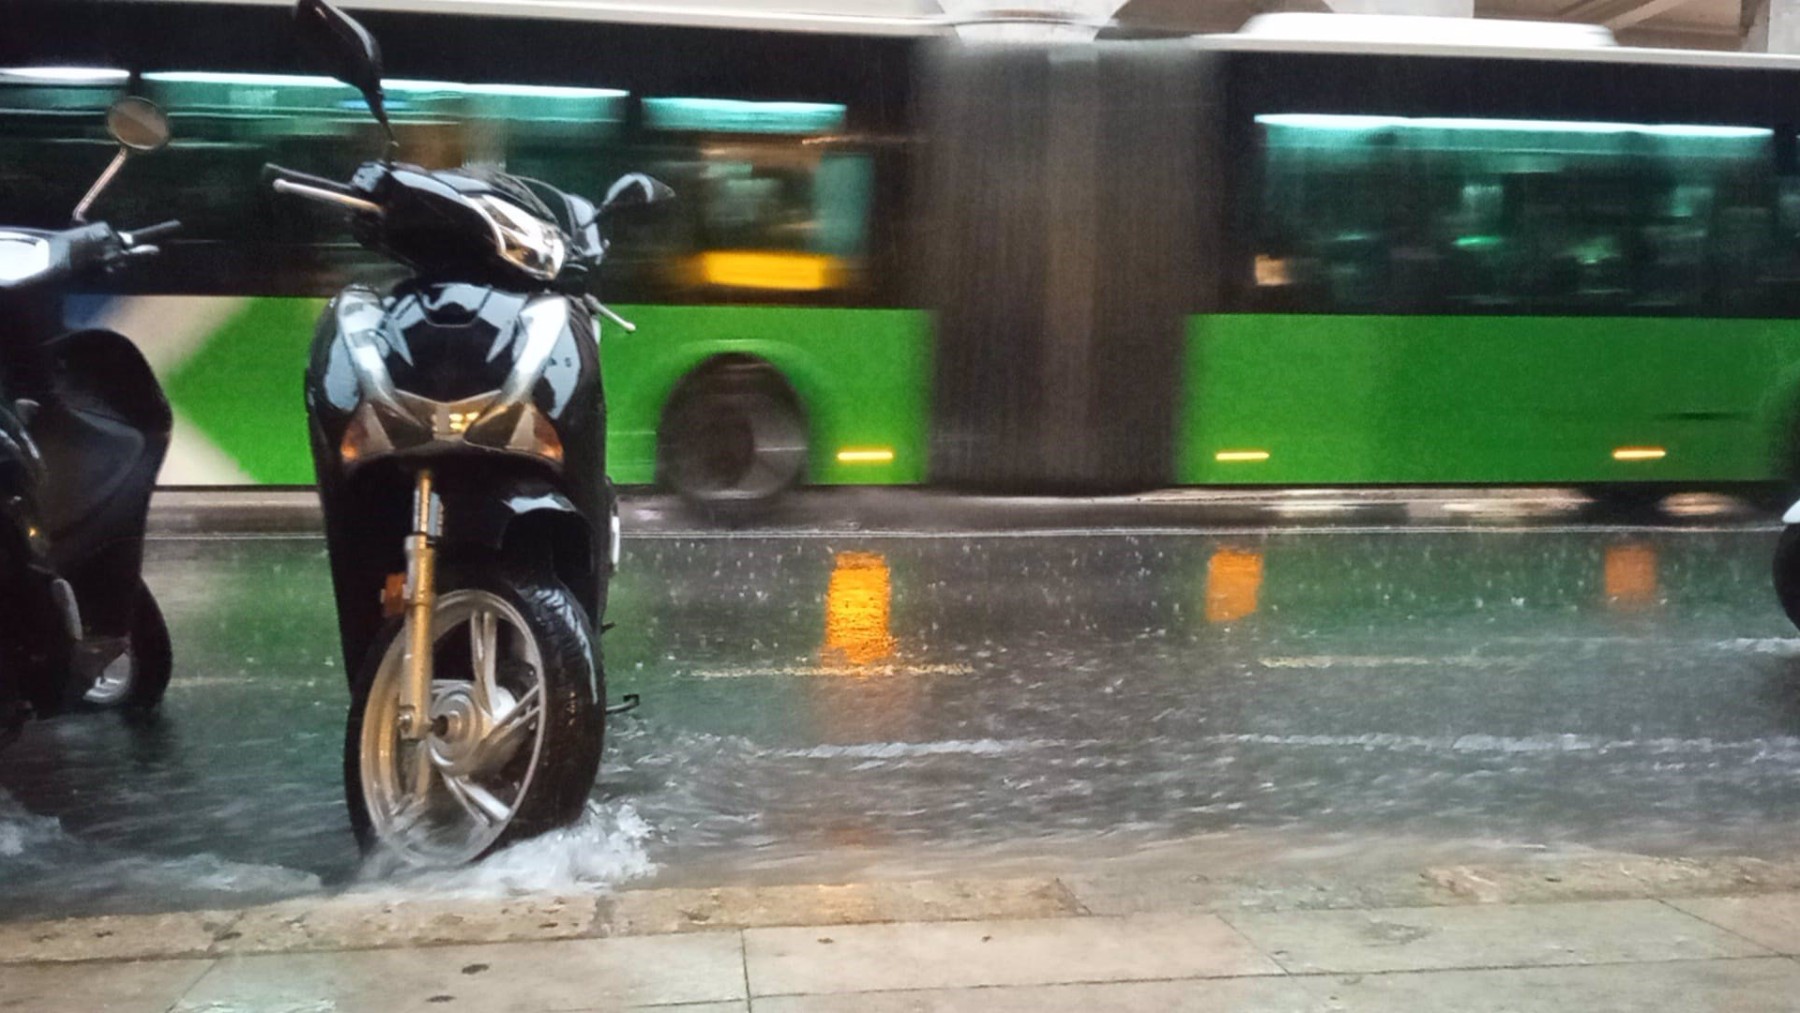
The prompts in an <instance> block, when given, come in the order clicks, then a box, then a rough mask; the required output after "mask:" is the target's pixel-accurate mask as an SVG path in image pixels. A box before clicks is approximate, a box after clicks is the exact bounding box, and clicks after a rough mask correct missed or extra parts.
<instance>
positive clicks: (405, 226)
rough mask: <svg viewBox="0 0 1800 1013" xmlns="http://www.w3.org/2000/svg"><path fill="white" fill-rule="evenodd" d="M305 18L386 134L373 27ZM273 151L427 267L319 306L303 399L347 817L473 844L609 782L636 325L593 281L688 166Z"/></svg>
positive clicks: (434, 842)
mask: <svg viewBox="0 0 1800 1013" xmlns="http://www.w3.org/2000/svg"><path fill="white" fill-rule="evenodd" d="M295 17H296V19H297V21H298V26H299V29H300V32H301V39H302V42H303V43H307V44H308V45H309V47H310V48H311V49H313V50H314V51H315V54H316V55H317V56H318V57H320V58H321V59H322V61H323V62H324V63H325V64H326V65H327V67H328V69H330V70H331V71H332V73H333V74H334V75H335V76H336V77H337V78H338V79H339V80H342V81H344V82H346V83H348V84H350V85H352V86H354V87H355V88H357V90H359V91H361V92H362V94H363V97H364V99H365V100H366V101H367V104H368V107H369V111H370V112H371V113H372V114H373V115H374V117H375V119H376V120H377V121H378V122H379V123H380V124H381V125H382V127H383V128H384V129H385V130H387V131H388V137H389V140H390V144H391V142H392V139H393V133H392V129H391V127H389V125H388V120H387V114H386V111H385V109H384V106H383V97H382V87H381V55H380V50H379V47H378V46H377V45H376V43H375V40H374V39H373V38H372V37H371V36H370V35H369V33H368V31H367V30H366V29H364V28H363V27H362V26H361V25H360V24H358V23H357V22H355V21H354V20H352V19H351V18H349V17H348V16H346V15H345V14H343V13H342V12H340V11H338V10H337V9H336V8H334V7H332V6H331V5H330V4H329V3H326V2H324V0H299V3H298V4H297V5H296V7H295ZM265 175H266V177H267V178H268V179H269V180H270V183H271V186H272V188H273V189H274V190H275V191H276V192H277V193H281V194H288V195H291V196H296V197H304V198H307V199H310V200H314V201H318V202H320V203H323V204H327V205H330V206H333V207H336V208H340V209H342V210H343V211H345V212H347V213H348V214H349V215H350V216H351V221H352V227H353V231H354V233H355V235H356V236H357V238H358V240H359V241H360V242H361V243H362V244H363V245H364V246H366V247H368V248H369V249H371V250H374V251H377V252H379V253H382V254H384V255H386V256H388V257H391V258H392V259H394V260H396V261H398V262H399V263H401V264H403V265H405V266H407V267H409V268H411V269H412V271H413V272H414V273H413V276H412V277H410V278H408V279H406V280H404V281H401V282H400V283H398V284H397V285H394V286H393V287H392V288H390V289H388V290H386V291H376V290H374V289H372V288H368V287H364V286H360V285H352V286H350V287H348V288H346V289H344V290H343V291H342V292H341V293H339V294H338V296H337V297H336V298H335V299H334V300H333V301H332V302H331V304H330V305H329V306H327V307H326V309H325V312H324V316H323V318H322V319H321V321H320V323H319V327H318V331H317V334H316V336H315V338H314V344H313V350H312V358H311V363H310V365H309V366H308V368H307V374H306V405H307V412H308V415H309V417H310V419H311V427H310V428H311V435H312V453H313V463H314V467H315V469H316V471H317V475H318V482H319V496H320V499H321V501H322V503H323V506H324V514H325V532H326V541H327V547H328V552H329V556H330V562H331V572H332V581H333V584H334V586H335V589H336V594H337V606H338V624H339V630H340V633H341V635H342V639H343V648H344V659H345V664H346V670H347V671H348V672H349V673H350V678H351V701H350V716H349V723H348V728H347V731H346V735H345V741H344V787H345V794H346V795H347V796H348V802H349V808H350V821H351V824H352V826H353V827H354V828H355V830H356V834H357V837H358V839H359V841H360V842H361V844H362V845H363V846H364V848H365V849H373V848H376V847H380V848H381V849H384V850H386V851H389V852H391V853H393V854H395V855H397V856H399V857H400V858H402V859H404V860H406V861H408V862H411V863H415V864H447V863H456V862H464V861H468V860H471V859H474V858H477V857H479V856H481V855H483V854H485V853H487V852H489V851H492V850H493V849H495V848H498V847H500V846H502V845H505V844H506V843H508V842H510V841H513V840H517V839H520V838H523V837H527V836H531V835H534V834H537V833H540V832H542V831H544V830H548V829H550V828H553V827H556V826H559V825H561V824H564V823H567V822H569V821H571V820H573V819H574V818H576V817H577V816H578V815H579V814H580V812H581V809H582V805H583V803H584V801H585V800H586V798H587V795H588V792H589V791H590V790H591V789H592V787H593V783H594V778H595V775H596V773H597V770H598V767H599V762H600V746H601V734H602V727H603V722H604V710H605V681H604V673H603V670H602V667H601V662H600V652H599V645H598V630H599V629H600V621H601V616H602V615H603V614H604V611H605V608H606V592H607V585H608V582H609V580H610V579H611V576H612V571H613V568H614V567H615V566H616V565H617V561H618V521H617V513H616V508H615V505H614V500H613V495H612V490H611V487H610V485H609V483H608V482H607V481H606V477H605V463H606V462H605V431H606V427H605V416H604V404H603V398H602V393H601V387H600V361H599V349H598V344H597V337H598V336H597V331H596V327H595V323H594V319H593V316H592V314H594V313H600V314H604V315H606V316H608V317H609V318H611V319H613V320H614V321H615V322H617V323H619V324H620V325H621V326H624V327H626V328H627V329H629V327H630V325H629V324H628V323H626V322H625V321H623V320H621V319H620V318H619V317H618V316H617V315H615V314H613V313H612V312H611V311H610V310H607V309H606V308H605V307H604V306H602V305H600V303H599V302H598V301H597V300H595V299H594V298H593V297H592V296H590V295H587V294H585V291H584V285H585V283H586V280H587V278H588V276H589V274H590V272H591V271H592V270H593V268H594V267H596V266H597V265H598V264H599V262H600V260H601V258H602V257H603V256H604V255H605V252H606V246H607V244H606V240H605V239H603V238H602V237H601V234H600V227H599V224H600V222H601V221H602V220H604V219H605V217H606V216H607V215H608V214H609V213H611V212H613V211H615V210H617V209H619V208H622V207H624V206H626V205H631V204H642V203H646V202H650V201H656V200H661V199H663V198H665V197H668V196H671V195H672V191H670V190H669V188H668V187H666V186H664V185H662V184H661V183H658V182H656V181H655V180H652V179H650V178H649V177H647V176H642V175H638V174H635V173H634V174H631V175H628V176H626V177H624V178H623V179H621V180H619V181H618V182H617V183H616V184H614V185H613V187H612V189H611V191H610V192H609V193H608V194H607V196H606V199H605V201H604V202H603V203H602V204H601V205H600V206H599V207H597V208H596V207H595V206H594V205H593V204H592V203H591V202H589V201H587V200H584V199H583V198H580V197H576V196H573V195H570V194H564V193H562V192H560V191H558V190H555V189H554V188H552V187H550V186H548V185H546V184H543V183H540V182H537V181H535V180H526V179H522V178H518V177H513V176H508V175H506V174H504V173H499V172H489V171H474V170H455V171H431V170H426V169H422V168H419V167H417V166H412V165H405V164H400V163H395V162H391V161H386V160H384V161H376V162H368V163H365V164H364V165H362V166H361V167H359V168H358V169H357V170H356V172H355V173H354V175H353V176H352V177H351V179H350V182H349V183H348V184H347V185H346V184H340V183H337V182H334V181H332V180H327V179H321V178H318V177H315V176H309V175H306V174H303V173H299V172H294V171H291V170H287V169H283V168H280V167H278V166H269V167H268V168H267V169H266V170H265Z"/></svg>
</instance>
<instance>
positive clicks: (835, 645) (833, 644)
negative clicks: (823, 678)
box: [821, 552, 894, 668]
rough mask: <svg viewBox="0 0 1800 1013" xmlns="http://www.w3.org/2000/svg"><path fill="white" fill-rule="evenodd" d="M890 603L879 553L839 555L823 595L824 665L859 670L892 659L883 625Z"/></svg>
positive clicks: (885, 567) (889, 589)
mask: <svg viewBox="0 0 1800 1013" xmlns="http://www.w3.org/2000/svg"><path fill="white" fill-rule="evenodd" d="M892 600H893V589H892V587H891V586H890V578H889V574H888V565H887V557H885V556H883V555H882V554H881V553H879V552H840V553H838V554H837V557H836V561H835V564H834V566H833V568H832V571H831V584H830V585H829V586H828V587H827V588H826V591H825V646H824V648H823V650H822V651H821V655H822V658H823V661H824V663H825V664H826V665H834V666H835V665H842V666H845V667H849V668H861V667H867V666H870V665H874V664H876V663H877V662H881V661H886V660H887V659H888V658H891V657H893V654H894V635H893V632H892V630H891V629H890V627H889V625H888V623H889V619H888V610H889V607H890V604H891V602H892Z"/></svg>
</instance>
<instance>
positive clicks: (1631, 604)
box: [1606, 543, 1657, 610]
mask: <svg viewBox="0 0 1800 1013" xmlns="http://www.w3.org/2000/svg"><path fill="white" fill-rule="evenodd" d="M1656 598H1657V580H1656V546H1654V545H1646V544H1643V543H1631V544H1627V545H1609V546H1607V547H1606V600H1607V602H1608V603H1610V604H1611V605H1612V606H1613V607H1614V608H1618V609H1627V610H1635V609H1641V608H1646V607H1648V606H1650V605H1654V604H1656Z"/></svg>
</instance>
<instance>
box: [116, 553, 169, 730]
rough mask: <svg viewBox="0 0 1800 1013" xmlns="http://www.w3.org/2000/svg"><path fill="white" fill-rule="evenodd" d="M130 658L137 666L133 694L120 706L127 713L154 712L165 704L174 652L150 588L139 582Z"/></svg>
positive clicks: (160, 611)
mask: <svg viewBox="0 0 1800 1013" xmlns="http://www.w3.org/2000/svg"><path fill="white" fill-rule="evenodd" d="M131 656H132V658H133V659H134V660H135V662H136V665H137V671H136V672H134V673H132V679H131V693H130V695H129V696H127V697H126V698H125V701H124V703H122V704H121V705H120V706H121V707H122V708H123V709H125V710H133V711H153V710H155V709H156V708H158V707H160V706H161V705H162V700H163V694H165V693H167V692H168V691H169V680H170V678H171V677H172V676H173V675H174V674H175V651H174V648H173V646H172V645H171V644H170V641H169V624H168V622H167V621H166V620H164V619H163V614H162V607H161V606H159V605H157V604H156V596H155V595H154V594H151V593H150V586H149V585H148V584H145V583H144V582H142V581H139V582H138V600H137V609H136V610H135V612H134V613H133V615H132V619H131Z"/></svg>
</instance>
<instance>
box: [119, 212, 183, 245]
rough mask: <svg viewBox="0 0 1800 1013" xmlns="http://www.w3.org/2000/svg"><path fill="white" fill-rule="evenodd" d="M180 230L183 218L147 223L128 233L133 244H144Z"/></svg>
mask: <svg viewBox="0 0 1800 1013" xmlns="http://www.w3.org/2000/svg"><path fill="white" fill-rule="evenodd" d="M180 231H181V220H180V219H179V218H176V219H171V220H169V221H166V222H157V223H156V224H155V225H146V226H144V227H143V228H141V229H132V230H131V231H130V232H129V233H127V235H128V236H130V237H131V245H133V246H142V245H144V244H145V243H149V242H154V241H155V240H158V239H161V238H162V237H164V236H166V235H170V234H171V233H175V232H180Z"/></svg>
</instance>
